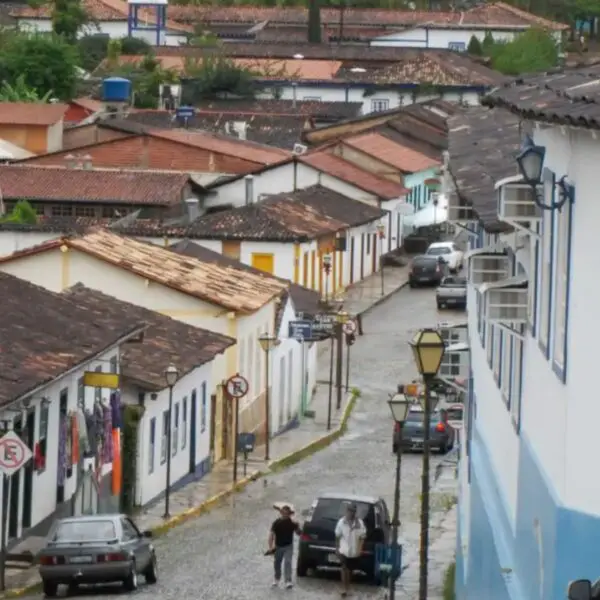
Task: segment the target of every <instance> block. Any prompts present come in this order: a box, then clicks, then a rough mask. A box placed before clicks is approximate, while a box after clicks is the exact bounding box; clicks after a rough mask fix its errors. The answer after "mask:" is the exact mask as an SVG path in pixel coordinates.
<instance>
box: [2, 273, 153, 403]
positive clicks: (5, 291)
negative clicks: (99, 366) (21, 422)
mask: <svg viewBox="0 0 600 600" xmlns="http://www.w3.org/2000/svg"><path fill="white" fill-rule="evenodd" d="M0 295H1V296H2V306H3V307H4V310H2V311H1V312H0V331H2V340H1V342H0V406H5V405H6V404H8V403H9V402H11V401H13V400H16V399H17V398H19V397H21V396H25V395H26V394H29V393H31V392H33V390H35V389H36V388H37V387H39V386H42V385H44V384H45V383H49V382H50V381H52V380H53V379H55V378H57V377H59V376H61V375H62V374H64V373H66V372H67V371H68V370H70V369H72V368H73V367H75V366H77V365H80V364H82V363H85V362H87V361H89V360H91V359H92V358H94V357H95V356H97V355H98V354H100V353H102V352H104V351H106V350H108V349H109V348H110V347H111V346H114V345H116V344H117V343H119V341H120V340H123V339H125V338H126V337H128V336H132V335H135V334H136V333H137V332H141V331H143V330H144V329H145V323H144V321H143V319H138V318H136V317H134V318H131V317H128V318H124V317H123V316H122V315H114V314H111V313H110V312H106V311H98V312H97V313H95V314H94V315H93V318H92V315H91V314H90V311H89V310H88V309H87V308H85V307H83V306H79V305H78V303H77V302H74V301H73V300H72V299H70V298H68V297H65V296H64V295H61V294H55V293H53V292H49V291H48V290H45V289H43V288H41V287H38V286H35V285H32V284H31V283H29V282H27V281H24V280H22V279H17V278H16V277H13V276H12V275H8V274H6V273H0ZM32 307H35V310H32Z"/></svg>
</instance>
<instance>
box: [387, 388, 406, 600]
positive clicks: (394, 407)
mask: <svg viewBox="0 0 600 600" xmlns="http://www.w3.org/2000/svg"><path fill="white" fill-rule="evenodd" d="M388 404H389V405H390V410H391V411H392V417H393V418H394V421H395V422H396V423H397V424H398V436H399V437H398V445H397V451H396V479H395V482H394V515H393V517H392V557H393V558H394V559H395V558H396V551H397V544H398V528H399V527H400V472H401V467H402V425H403V424H404V421H406V416H407V415H408V411H409V410H410V405H411V401H410V400H409V399H408V398H407V397H406V396H405V395H404V393H398V394H396V395H395V396H392V397H391V398H390V399H389V401H388ZM396 564H397V561H396V560H393V562H392V573H393V574H394V575H395V573H394V569H395V568H396ZM389 584H390V588H389V596H388V600H394V599H395V597H396V577H395V576H393V577H390V581H389Z"/></svg>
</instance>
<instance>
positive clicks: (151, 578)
mask: <svg viewBox="0 0 600 600" xmlns="http://www.w3.org/2000/svg"><path fill="white" fill-rule="evenodd" d="M144 578H145V579H146V583H156V582H157V581H158V563H157V561H156V554H154V552H153V553H152V558H151V559H150V564H149V565H148V566H147V567H146V571H145V572H144Z"/></svg>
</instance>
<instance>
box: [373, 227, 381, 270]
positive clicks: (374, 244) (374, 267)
mask: <svg viewBox="0 0 600 600" xmlns="http://www.w3.org/2000/svg"><path fill="white" fill-rule="evenodd" d="M377 242H378V240H377V234H376V233H374V234H373V273H375V272H376V271H377V250H379V249H380V248H379V246H380V245H379V244H378V243H377Z"/></svg>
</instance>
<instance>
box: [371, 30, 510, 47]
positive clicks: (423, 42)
mask: <svg viewBox="0 0 600 600" xmlns="http://www.w3.org/2000/svg"><path fill="white" fill-rule="evenodd" d="M490 33H491V34H492V35H493V37H494V40H496V41H506V42H510V41H511V40H513V39H514V37H515V35H517V34H518V33H519V31H518V30H508V31H507V30H495V29H490ZM485 34H486V30H485V29H426V28H424V27H418V28H416V29H408V30H405V31H401V32H397V33H392V34H390V35H385V36H382V37H379V38H376V39H374V40H373V41H371V44H370V45H371V46H402V47H405V46H406V47H410V48H443V49H454V48H453V47H452V46H451V44H461V43H462V44H465V49H466V46H468V45H469V41H470V40H471V37H472V36H475V37H477V38H478V39H479V41H481V42H482V41H483V39H484V37H485Z"/></svg>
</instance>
